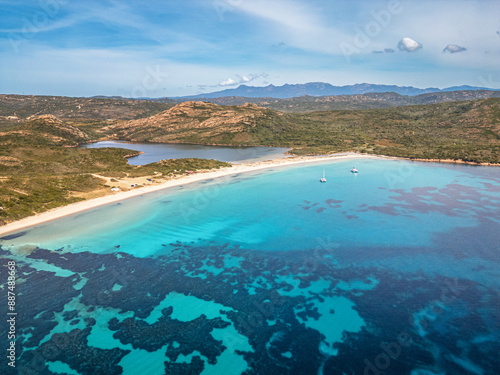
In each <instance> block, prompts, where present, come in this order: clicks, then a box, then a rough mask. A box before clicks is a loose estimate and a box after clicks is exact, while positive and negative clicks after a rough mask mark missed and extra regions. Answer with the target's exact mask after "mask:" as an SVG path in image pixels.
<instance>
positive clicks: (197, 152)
mask: <svg viewBox="0 0 500 375" xmlns="http://www.w3.org/2000/svg"><path fill="white" fill-rule="evenodd" d="M80 147H83V148H103V147H117V148H125V149H128V150H136V151H141V152H143V153H142V154H140V155H138V156H134V157H131V158H128V163H129V164H130V165H144V164H149V163H154V162H157V161H160V160H164V159H181V158H201V159H216V160H220V161H225V162H231V163H235V164H238V163H248V162H254V161H264V160H272V159H278V158H282V157H285V153H286V152H287V151H288V150H289V149H288V148H283V147H261V146H256V147H229V146H205V145H188V144H173V143H138V142H124V141H103V142H95V143H86V144H83V145H81V146H80Z"/></svg>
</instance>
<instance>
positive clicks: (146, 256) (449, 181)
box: [0, 159, 500, 375]
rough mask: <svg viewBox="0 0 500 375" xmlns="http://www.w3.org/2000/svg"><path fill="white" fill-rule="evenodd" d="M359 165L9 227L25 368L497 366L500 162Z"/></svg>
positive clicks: (224, 182) (252, 179) (340, 164)
mask: <svg viewBox="0 0 500 375" xmlns="http://www.w3.org/2000/svg"><path fill="white" fill-rule="evenodd" d="M352 163H354V162H353V161H337V162H334V163H332V162H325V163H319V164H314V165H303V166H294V167H286V168H276V169H274V170H262V171H257V172H254V173H247V174H241V175H230V176H228V177H224V178H221V179H215V180H208V181H202V182H199V183H195V184H190V185H185V186H181V187H177V188H172V189H168V190H164V191H160V192H156V193H152V194H148V195H144V196H141V197H136V198H132V199H128V200H126V201H122V202H119V203H115V204H112V205H108V206H103V207H100V208H98V209H94V210H89V211H85V212H82V213H79V214H76V215H73V216H69V217H66V218H63V219H60V220H56V221H53V222H49V223H46V224H44V225H39V226H37V227H35V228H28V229H26V230H24V231H22V232H19V233H13V234H11V235H9V236H5V237H2V238H1V239H0V251H1V258H0V261H1V262H2V264H3V265H5V264H7V262H8V261H9V260H15V261H16V263H17V268H18V269H17V271H18V283H17V292H18V293H19V295H18V297H17V309H18V312H19V323H18V326H17V328H18V333H19V335H20V336H19V337H18V340H17V353H18V356H19V358H18V364H19V366H24V367H25V369H27V370H26V371H28V370H30V371H35V372H34V373H40V374H52V373H54V374H55V373H68V374H120V373H124V374H136V373H137V374H143V373H147V374H163V373H169V374H205V375H206V374H240V373H246V374H342V373H345V374H372V375H373V374H411V375H423V374H498V373H499V369H500V360H499V359H498V353H499V350H500V319H499V314H498V311H500V298H499V297H500V293H499V290H500V288H499V287H500V267H499V266H500V255H499V252H500V248H499V245H498V244H499V240H500V169H497V168H487V167H475V166H463V165H462V166H460V165H442V164H434V163H413V162H408V161H393V160H375V159H361V160H356V161H355V165H356V167H357V169H358V170H359V171H360V172H359V174H357V175H355V174H352V173H350V172H349V170H350V168H351V167H352ZM323 168H324V169H325V172H326V178H327V183H326V184H321V183H319V181H318V180H319V178H320V177H321V176H322V173H323ZM0 276H1V277H2V279H1V280H2V282H3V281H4V280H6V279H7V273H6V270H5V267H2V268H1V271H0ZM4 288H5V284H4ZM4 290H5V289H4ZM4 316H6V312H5V314H4ZM0 327H1V328H2V329H3V326H0ZM4 333H5V334H4ZM5 336H6V332H3V331H2V332H0V337H5ZM2 349H3V348H2ZM139 363H140V366H139V365H138V364H139ZM2 366H3V364H2ZM2 369H3V367H2ZM26 373H29V372H26Z"/></svg>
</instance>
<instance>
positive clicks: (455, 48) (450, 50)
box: [443, 44, 467, 53]
mask: <svg viewBox="0 0 500 375" xmlns="http://www.w3.org/2000/svg"><path fill="white" fill-rule="evenodd" d="M463 51H467V48H465V47H461V46H459V45H457V44H448V45H447V46H446V47H445V48H444V49H443V52H444V53H457V52H463Z"/></svg>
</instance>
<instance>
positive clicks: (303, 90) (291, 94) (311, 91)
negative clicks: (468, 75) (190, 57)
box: [175, 82, 500, 100]
mask: <svg viewBox="0 0 500 375" xmlns="http://www.w3.org/2000/svg"><path fill="white" fill-rule="evenodd" d="M459 90H494V91H500V90H497V89H491V88H486V87H476V86H467V85H464V86H453V87H447V88H444V89H438V88H436V87H429V88H425V89H419V88H415V87H412V86H395V85H373V84H370V83H359V84H355V85H347V86H333V85H331V84H329V83H324V82H310V83H304V84H293V85H290V84H285V85H283V86H274V85H269V86H265V87H256V86H247V85H240V86H239V87H238V88H235V89H226V90H222V91H216V92H211V93H205V94H199V95H190V96H182V97H177V98H175V99H180V100H185V99H213V98H222V97H228V96H238V97H246V98H263V97H266V98H276V99H289V98H296V97H300V96H304V95H308V96H331V95H360V94H368V93H384V92H394V93H397V94H401V95H408V96H414V95H420V94H428V93H434V92H449V91H459Z"/></svg>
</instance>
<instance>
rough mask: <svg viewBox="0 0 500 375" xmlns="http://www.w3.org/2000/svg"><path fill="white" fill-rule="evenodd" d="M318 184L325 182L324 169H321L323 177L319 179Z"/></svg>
mask: <svg viewBox="0 0 500 375" xmlns="http://www.w3.org/2000/svg"><path fill="white" fill-rule="evenodd" d="M319 182H326V178H325V168H323V177H322V178H321V180H319Z"/></svg>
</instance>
